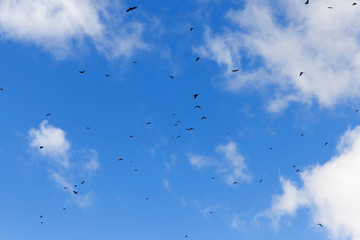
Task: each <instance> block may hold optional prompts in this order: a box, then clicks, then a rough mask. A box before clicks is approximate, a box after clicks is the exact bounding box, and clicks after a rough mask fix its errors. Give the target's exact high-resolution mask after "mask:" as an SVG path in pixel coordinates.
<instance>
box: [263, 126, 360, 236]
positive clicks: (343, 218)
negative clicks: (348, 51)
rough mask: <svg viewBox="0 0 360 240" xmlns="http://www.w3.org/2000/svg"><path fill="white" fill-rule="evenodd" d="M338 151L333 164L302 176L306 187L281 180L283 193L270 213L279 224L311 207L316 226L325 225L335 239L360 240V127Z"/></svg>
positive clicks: (344, 140) (305, 172)
mask: <svg viewBox="0 0 360 240" xmlns="http://www.w3.org/2000/svg"><path fill="white" fill-rule="evenodd" d="M337 148H338V154H337V155H336V156H334V157H333V158H332V159H331V160H330V161H328V162H326V163H325V164H323V165H316V166H313V167H310V168H309V169H308V170H305V171H304V172H303V173H302V174H301V180H302V184H303V186H302V187H297V186H296V185H295V184H294V183H293V182H291V181H289V180H286V179H284V178H281V184H282V187H283V193H282V194H281V195H277V196H275V197H274V200H273V204H272V207H271V209H269V211H268V212H267V215H268V216H269V217H271V218H272V219H273V220H274V221H275V223H276V222H278V221H279V220H280V218H281V217H282V216H285V215H295V214H296V211H297V210H298V209H299V208H301V207H307V208H310V209H311V214H312V218H313V222H314V227H316V224H317V223H321V224H322V225H323V226H324V228H326V229H328V230H329V233H330V237H331V238H332V239H345V238H346V239H347V238H349V239H354V240H355V239H360V229H359V225H358V223H359V222H360V207H359V201H360V176H359V171H360V162H359V156H360V126H358V127H356V128H354V129H350V130H348V131H347V132H346V133H345V134H344V136H343V137H342V139H341V141H340V143H339V144H338V146H337Z"/></svg>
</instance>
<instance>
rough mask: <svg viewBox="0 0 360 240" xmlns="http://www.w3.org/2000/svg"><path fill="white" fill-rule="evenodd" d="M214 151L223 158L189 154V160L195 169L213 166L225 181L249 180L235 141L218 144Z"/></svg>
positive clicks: (229, 182)
mask: <svg viewBox="0 0 360 240" xmlns="http://www.w3.org/2000/svg"><path fill="white" fill-rule="evenodd" d="M215 152H216V153H219V154H221V155H223V158H222V159H221V158H215V157H211V156H203V155H189V162H190V164H191V165H192V166H194V167H196V168H197V169H204V168H206V167H210V166H213V167H215V169H216V171H217V172H218V173H220V174H222V175H224V176H226V182H227V183H228V184H233V183H234V182H235V181H237V182H239V181H250V180H251V176H250V175H249V174H248V173H247V172H246V168H247V167H246V163H245V158H244V157H243V156H242V155H241V154H240V153H239V152H238V150H237V145H236V143H235V142H229V143H228V144H224V145H219V146H218V147H216V148H215Z"/></svg>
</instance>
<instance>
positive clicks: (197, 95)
mask: <svg viewBox="0 0 360 240" xmlns="http://www.w3.org/2000/svg"><path fill="white" fill-rule="evenodd" d="M309 3H310V0H307V1H306V2H305V4H309ZM356 5H357V3H356V2H354V3H352V6H356ZM328 8H329V9H333V7H328ZM135 9H137V6H134V7H129V8H128V9H127V10H126V12H130V11H133V10H135ZM193 30H194V28H193V27H191V28H190V31H193ZM199 60H201V59H200V57H197V58H196V59H195V62H198V61H199ZM133 63H137V61H133ZM238 71H239V69H233V70H232V72H234V73H236V72H238ZM79 73H80V74H84V73H85V70H80V71H79ZM304 74H305V72H300V74H299V76H300V77H301V76H303V75H304ZM105 76H106V77H109V76H110V75H109V74H105ZM170 78H171V79H175V77H174V75H170ZM0 91H4V89H3V88H0ZM192 97H193V99H197V98H198V97H199V94H198V93H195V94H194V95H193V96H192ZM194 108H196V109H200V108H201V106H199V105H196V106H195V107H194ZM358 111H359V110H358V109H357V110H356V112H358ZM50 115H51V114H50V113H47V114H46V116H47V117H48V116H50ZM173 115H174V116H176V114H175V113H174V114H173ZM205 119H207V117H206V116H203V117H201V120H205ZM179 123H180V121H176V123H175V124H174V126H178V125H179ZM146 124H147V125H151V124H152V122H147V123H146ZM85 129H87V130H90V129H91V128H90V127H86V128H85ZM185 130H186V131H194V130H195V129H194V128H192V127H189V128H185ZM300 136H304V134H303V133H302V134H300ZM180 137H181V135H177V136H171V138H172V139H174V138H180ZM130 138H133V136H130ZM326 145H328V142H325V146H326ZM44 147H46V145H41V146H39V149H40V150H42V149H44ZM270 150H272V148H270ZM122 160H124V158H119V159H118V161H122ZM130 162H132V161H130ZM293 168H296V165H293ZM134 171H135V172H137V171H138V169H134ZM300 171H301V170H300V169H296V172H300ZM212 179H215V177H212ZM261 182H263V179H260V180H259V183H261ZM84 183H85V180H83V181H82V182H81V183H80V184H81V185H82V184H84ZM233 184H239V182H237V181H234V182H233ZM77 187H78V186H77V185H74V186H73V187H69V186H64V190H69V189H70V190H71V191H72V192H73V193H74V194H75V195H77V194H78V190H77ZM145 200H149V198H148V197H146V198H145ZM62 210H63V211H65V210H66V208H63V209H62ZM212 213H213V211H210V212H209V214H212ZM40 219H41V224H43V223H44V220H43V219H44V217H43V215H40ZM317 226H319V227H323V225H322V224H321V223H318V224H317ZM188 236H189V235H185V237H186V238H187V237H188Z"/></svg>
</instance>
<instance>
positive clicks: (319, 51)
mask: <svg viewBox="0 0 360 240" xmlns="http://www.w3.org/2000/svg"><path fill="white" fill-rule="evenodd" d="M352 2H353V1H350V0H345V1H333V2H331V5H332V6H333V7H334V9H332V10H330V9H328V8H327V7H328V5H329V2H328V1H327V0H318V1H312V2H311V3H310V4H309V5H305V4H304V2H302V1H297V0H280V1H279V2H278V3H274V2H270V1H266V0H252V1H247V3H246V6H245V8H244V9H242V10H239V11H234V10H230V11H229V12H228V13H227V14H226V19H227V20H229V22H230V25H231V28H226V30H224V32H223V33H222V34H213V33H212V32H211V30H208V32H207V34H206V35H205V41H206V43H205V45H204V46H202V47H201V48H200V49H198V50H197V51H199V52H200V53H201V54H202V56H203V57H208V58H211V59H213V60H214V61H216V62H217V63H218V64H219V65H220V66H221V67H222V68H223V71H224V73H223V74H224V76H225V79H226V81H225V83H224V85H223V87H224V88H225V89H227V90H229V91H234V92H235V91H238V90H241V89H244V88H249V87H250V88H254V89H258V90H261V91H263V90H264V89H266V90H268V92H271V94H272V95H271V97H270V98H272V101H270V103H269V105H268V106H267V107H268V109H269V110H270V111H272V112H277V111H281V110H283V109H284V108H286V107H287V105H288V104H289V103H290V102H302V103H311V101H312V100H314V99H315V100H317V101H318V102H319V104H320V105H321V106H322V107H331V106H334V105H335V104H337V103H339V102H342V101H346V100H350V99H354V98H358V97H359V93H360V82H359V81H358V80H357V78H358V76H359V74H360V44H359V41H358V36H359V35H360V29H359V28H356V27H354V23H355V22H359V21H360V14H359V8H358V7H357V6H352ZM230 29H231V30H230ZM234 29H235V30H234ZM237 68H239V69H240V71H239V72H237V73H233V72H231V70H232V69H237ZM300 71H303V72H305V74H304V75H303V76H301V77H300V76H299V73H300Z"/></svg>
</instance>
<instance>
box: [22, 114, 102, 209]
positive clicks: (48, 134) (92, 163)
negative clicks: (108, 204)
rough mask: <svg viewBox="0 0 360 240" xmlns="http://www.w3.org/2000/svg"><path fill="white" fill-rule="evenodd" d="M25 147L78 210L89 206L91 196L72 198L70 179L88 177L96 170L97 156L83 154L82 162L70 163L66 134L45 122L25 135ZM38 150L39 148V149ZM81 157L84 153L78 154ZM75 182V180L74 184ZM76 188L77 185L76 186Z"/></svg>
mask: <svg viewBox="0 0 360 240" xmlns="http://www.w3.org/2000/svg"><path fill="white" fill-rule="evenodd" d="M28 139H29V146H30V147H31V148H33V149H34V151H33V153H34V154H36V155H40V156H42V157H43V158H44V159H45V160H47V163H48V164H46V165H45V166H46V167H47V168H48V171H49V175H50V178H51V179H52V180H53V181H55V182H56V183H57V184H58V187H59V188H60V189H64V187H66V189H65V190H66V192H68V193H69V195H70V196H71V198H72V200H73V201H74V202H75V203H76V204H77V205H78V206H80V207H86V206H88V205H90V204H91V203H92V198H93V194H92V193H85V192H82V193H81V194H78V195H76V196H75V195H74V194H73V190H75V188H74V185H75V184H76V183H75V184H74V181H73V178H74V175H75V176H77V178H79V175H82V176H85V175H87V177H90V176H91V175H92V174H93V173H94V172H95V171H96V170H98V169H99V167H100V163H99V161H98V153H97V152H96V151H95V150H93V149H90V150H86V151H85V154H83V155H84V156H85V161H83V162H77V161H72V154H71V144H70V142H69V141H68V139H67V138H66V132H65V131H64V130H62V129H61V128H58V127H55V126H53V125H51V124H49V123H48V121H47V120H45V121H43V122H41V123H40V125H39V128H38V129H35V128H31V129H30V130H29V132H28ZM40 146H43V148H41V149H40ZM82 153H84V151H82ZM77 181H78V180H77ZM77 184H80V182H79V183H77ZM76 191H78V190H76Z"/></svg>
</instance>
